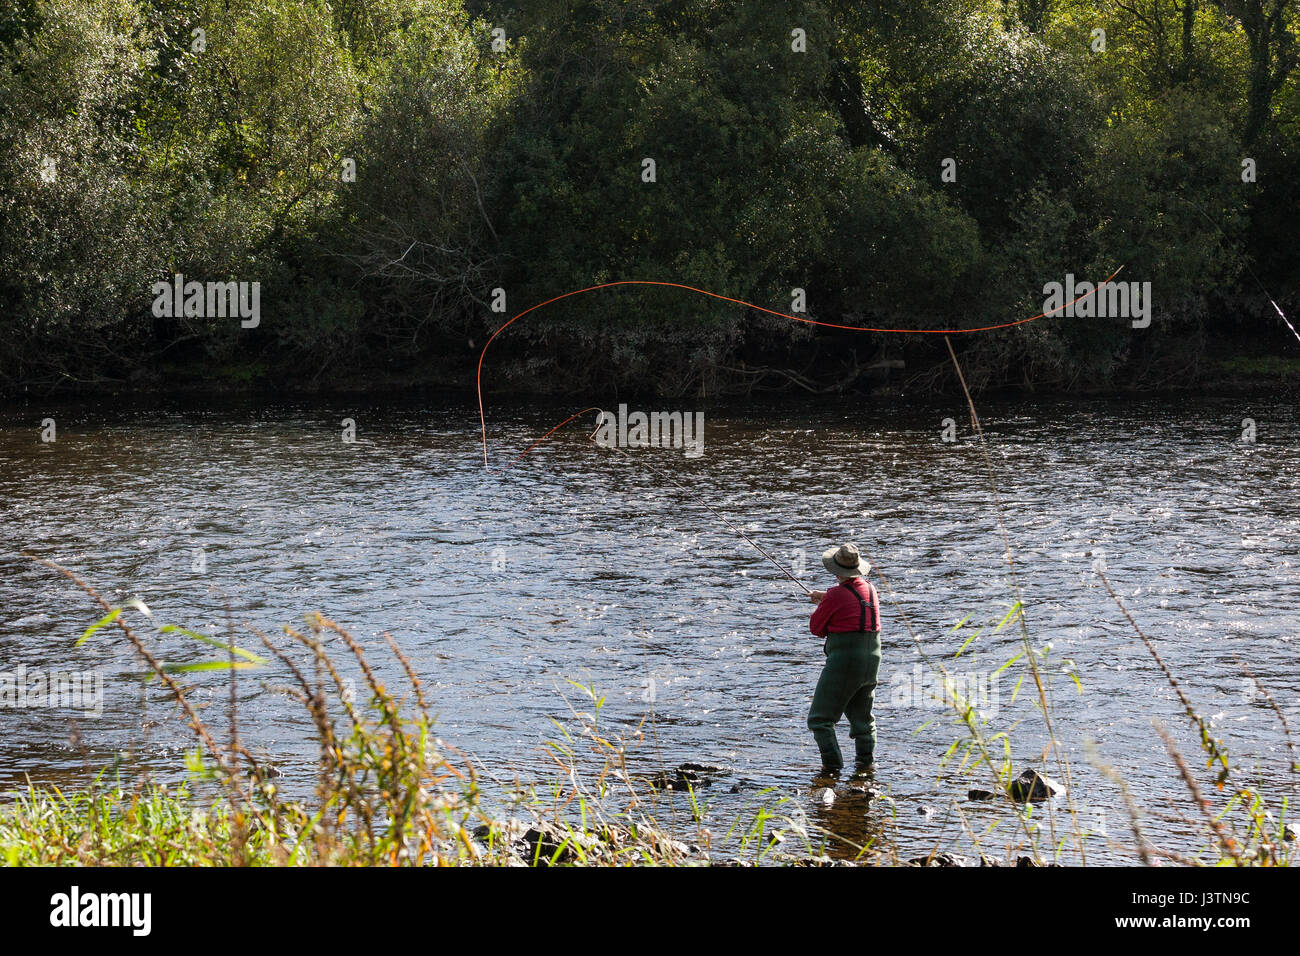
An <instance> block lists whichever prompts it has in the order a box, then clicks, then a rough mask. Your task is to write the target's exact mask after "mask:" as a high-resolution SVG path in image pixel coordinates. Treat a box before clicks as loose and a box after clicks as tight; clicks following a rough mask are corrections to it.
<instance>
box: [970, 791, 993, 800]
mask: <svg viewBox="0 0 1300 956" xmlns="http://www.w3.org/2000/svg"><path fill="white" fill-rule="evenodd" d="M997 798H998V795H997V794H996V793H994V792H993V791H992V790H971V791H968V792H967V794H966V799H967V800H996V799H997Z"/></svg>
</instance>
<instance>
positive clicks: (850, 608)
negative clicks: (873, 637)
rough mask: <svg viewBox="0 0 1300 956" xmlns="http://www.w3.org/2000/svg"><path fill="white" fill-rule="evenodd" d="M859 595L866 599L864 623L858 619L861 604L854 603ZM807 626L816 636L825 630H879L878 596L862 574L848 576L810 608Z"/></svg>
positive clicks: (821, 634)
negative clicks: (815, 607)
mask: <svg viewBox="0 0 1300 956" xmlns="http://www.w3.org/2000/svg"><path fill="white" fill-rule="evenodd" d="M859 596H860V597H861V598H862V599H863V600H864V601H866V602H867V620H866V626H865V627H863V622H862V605H861V604H859V603H858V597H859ZM808 630H810V631H811V632H812V633H814V634H816V635H817V636H818V637H824V636H825V635H826V634H827V633H828V632H829V633H833V634H844V633H851V632H853V631H878V630H880V596H879V595H878V594H877V593H876V588H875V586H874V585H873V584H872V583H871V582H870V581H864V580H863V579H862V578H849V580H847V581H844V582H842V583H840V584H837V585H836V586H835V587H833V588H828V589H827V591H826V596H825V597H824V598H822V603H821V604H818V605H817V610H815V611H813V612H812V618H811V619H810V620H809V621H808Z"/></svg>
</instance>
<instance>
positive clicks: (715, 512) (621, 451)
mask: <svg viewBox="0 0 1300 956" xmlns="http://www.w3.org/2000/svg"><path fill="white" fill-rule="evenodd" d="M593 410H594V411H598V412H600V414H599V415H597V416H596V430H595V431H593V432H592V433H591V434H590V435H588V436H587V440H588V441H589V442H591V443H592V444H593V445H595V446H596V447H597V448H608V449H610V450H611V451H616V452H618V453H619V454H620V455H623V456H624V457H625V458H627V459H628V460H632V456H631V455H629V454H628V453H627V452H626V451H625V450H624V449H622V448H619V447H618V446H617V445H604V444H602V443H600V442H598V441H596V433H597V432H599V431H600V425H601V422H602V421H604V418H605V412H603V411H601V410H600V409H584V410H583V411H593ZM578 414H579V415H581V414H582V412H579V413H578ZM573 418H577V415H574V416H573ZM567 420H568V421H571V420H572V419H567ZM556 427H557V428H558V427H559V426H556ZM552 431H554V429H552ZM547 434H548V435H549V434H550V432H547ZM637 464H639V465H641V466H642V467H643V468H649V469H650V470H651V471H653V472H654V473H655V474H656V475H658V476H659V477H660V478H666V479H667V480H668V481H670V482H672V483H673V484H674V485H676V486H677V487H678V488H680V489H681V490H682V491H684V492H686V494H688V495H689V496H690V497H691V498H693V499H694V500H695V501H697V502H698V503H699V504H702V505H703V506H704V507H705V508H707V509H708V510H709V511H710V512H711V513H712V514H713V515H714V517H716V518H718V519H719V520H720V521H722V522H723V524H725V525H726V526H727V527H728V528H730V529H731V530H732V531H734V532H736V534H738V535H740V536H741V537H742V538H744V539H745V540H746V541H748V542H749V543H750V544H751V545H752V546H753V547H754V550H756V551H757V552H758V553H759V554H761V555H762V556H763V557H765V558H767V560H769V561H771V562H772V564H774V565H775V566H776V568H777V570H778V571H780V572H781V573H782V574H784V575H785V576H786V577H787V578H789V579H790V580H791V581H793V582H794V583H795V584H797V585H799V587H800V588H802V589H803V593H804V594H807V595H811V594H812V591H810V590H809V589H808V588H807V587H806V586H805V585H804V583H803V582H802V581H800V580H799V579H798V578H797V577H795V576H794V575H793V574H791V573H790V572H789V571H788V570H787V569H786V567H785V565H783V564H782V563H781V562H780V561H778V560H777V559H776V558H774V557H772V555H770V554H769V553H768V552H767V549H765V548H764V547H763V546H762V545H761V544H759V543H758V542H757V541H755V540H754V539H753V538H751V537H750V536H749V535H747V534H746V533H745V532H744V531H741V530H740V529H739V528H737V527H736V526H735V525H734V524H732V523H731V521H730V520H729V519H728V518H727V516H726V515H724V514H723V513H722V512H720V511H718V509H716V508H714V507H713V506H712V505H711V504H709V503H708V502H707V501H705V500H704V499H703V498H701V497H700V496H699V495H698V494H696V493H695V492H694V491H692V490H691V489H690V488H687V487H686V486H685V485H683V484H682V483H681V482H680V481H678V480H677V479H676V478H674V477H673V476H672V475H670V474H668V473H667V472H665V471H661V470H660V469H658V468H656V467H655V466H654V465H650V464H647V463H646V462H644V461H638V462H637Z"/></svg>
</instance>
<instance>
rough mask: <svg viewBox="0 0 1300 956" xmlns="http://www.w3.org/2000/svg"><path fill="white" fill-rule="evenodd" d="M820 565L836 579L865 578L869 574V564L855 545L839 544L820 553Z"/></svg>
mask: <svg viewBox="0 0 1300 956" xmlns="http://www.w3.org/2000/svg"><path fill="white" fill-rule="evenodd" d="M822 564H823V565H825V567H826V570H827V571H829V572H830V573H831V574H833V575H835V576H836V577H837V578H856V577H858V576H862V577H866V576H867V575H868V574H869V573H870V572H871V562H870V561H868V560H867V559H866V558H864V557H863V556H862V555H861V554H860V553H859V552H858V546H857V545H856V544H841V545H839V546H838V547H834V548H828V549H827V550H826V551H824V552H823V553H822Z"/></svg>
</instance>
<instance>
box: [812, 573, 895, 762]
mask: <svg viewBox="0 0 1300 956" xmlns="http://www.w3.org/2000/svg"><path fill="white" fill-rule="evenodd" d="M841 587H848V589H849V590H850V591H851V592H853V596H854V597H855V598H857V599H858V605H859V606H860V608H861V611H862V616H861V618H860V619H859V624H858V627H859V629H858V630H856V631H847V632H835V633H832V632H830V631H827V633H826V634H825V635H823V637H824V639H825V644H824V645H823V650H824V652H825V654H826V663H825V664H824V665H823V666H822V674H821V677H820V678H818V680H817V690H816V691H814V692H813V699H812V707H810V708H809V709H808V729H809V730H811V731H812V734H813V739H814V740H815V741H817V749H818V750H819V751H821V757H822V766H823V767H825V768H826V769H828V770H837V769H839V768H841V767H843V766H844V757H843V755H842V754H841V753H840V743H839V740H837V739H836V736H835V724H836V723H837V722H838V721H839V719H840V718H841V717H843V716H847V717H848V718H849V736H850V737H852V738H853V744H854V750H855V755H856V759H857V762H858V763H859V764H870V763H871V762H872V760H873V758H874V755H875V751H876V719H875V717H873V716H872V713H871V708H872V705H873V704H874V703H875V700H876V676H877V674H878V673H879V671H880V616H879V609H878V608H877V607H876V606H875V604H874V603H872V604H869V603H868V602H867V601H865V600H864V599H863V598H862V596H861V595H860V594H858V592H857V590H855V589H854V588H852V587H849V586H848V585H847V584H844V585H841ZM868 608H870V610H871V615H870V617H871V622H870V623H871V625H872V629H871V630H868V629H867V627H868V622H867V617H868V614H867V610H868Z"/></svg>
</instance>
